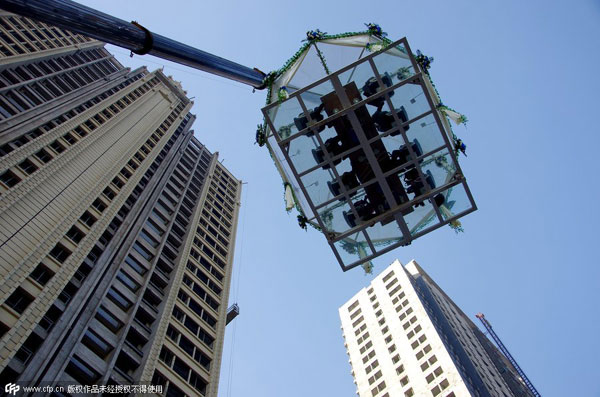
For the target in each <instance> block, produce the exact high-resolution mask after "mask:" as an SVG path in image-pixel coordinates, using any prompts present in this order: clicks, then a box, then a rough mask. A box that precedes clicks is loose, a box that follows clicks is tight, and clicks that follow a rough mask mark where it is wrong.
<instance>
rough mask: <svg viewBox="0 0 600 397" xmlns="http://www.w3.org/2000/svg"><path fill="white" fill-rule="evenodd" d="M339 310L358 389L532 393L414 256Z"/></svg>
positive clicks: (370, 392) (456, 396)
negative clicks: (414, 259) (407, 262)
mask: <svg viewBox="0 0 600 397" xmlns="http://www.w3.org/2000/svg"><path fill="white" fill-rule="evenodd" d="M339 313H340V318H341V321H342V330H343V334H344V340H345V345H346V348H347V351H348V355H349V356H350V364H351V366H352V375H353V376H354V382H355V383H356V385H357V393H358V395H360V396H361V397H366V396H378V397H379V396H381V397H405V396H406V397H410V396H434V397H435V396H443V397H462V396H482V397H483V396H500V397H504V396H531V395H532V394H531V393H530V391H529V389H527V387H526V386H525V384H524V383H523V382H522V381H521V380H520V378H519V377H518V375H517V371H516V370H515V368H514V367H513V366H512V365H511V364H510V362H509V361H508V360H507V359H506V358H505V357H504V356H503V355H502V354H501V353H500V352H499V351H498V349H497V348H496V347H495V346H494V345H493V344H492V343H491V342H490V341H489V340H488V339H487V338H486V336H485V335H484V334H483V333H482V332H481V331H480V330H479V328H477V326H476V325H475V324H474V323H473V322H472V321H471V320H470V319H469V318H468V317H467V316H466V315H465V314H464V313H463V312H462V311H461V310H460V308H459V307H458V306H456V304H455V303H454V302H453V301H452V300H451V299H450V298H449V297H448V296H447V295H446V294H445V293H444V291H443V290H442V289H441V288H440V287H439V286H438V285H437V284H436V283H435V282H434V281H433V280H432V279H431V278H430V277H429V276H428V275H427V273H425V271H423V269H422V268H421V267H420V266H419V265H418V264H417V263H416V262H415V261H411V262H410V263H409V264H408V265H406V266H403V265H402V264H401V263H400V262H399V261H395V262H394V263H392V264H391V265H390V266H389V267H388V268H387V269H386V270H384V271H383V272H382V273H381V274H379V275H378V276H377V277H375V279H374V280H373V281H372V282H371V284H370V285H369V286H368V287H367V288H363V289H362V290H361V291H360V292H359V293H358V294H356V295H355V296H354V297H353V298H352V299H350V300H349V301H348V302H347V303H345V304H344V305H343V306H342V307H341V308H340V309H339Z"/></svg>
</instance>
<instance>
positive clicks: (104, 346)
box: [81, 328, 113, 359]
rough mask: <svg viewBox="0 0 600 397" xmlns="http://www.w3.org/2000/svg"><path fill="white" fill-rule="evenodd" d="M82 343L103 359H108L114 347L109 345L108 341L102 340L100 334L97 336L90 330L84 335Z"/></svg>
mask: <svg viewBox="0 0 600 397" xmlns="http://www.w3.org/2000/svg"><path fill="white" fill-rule="evenodd" d="M81 343H83V344H84V345H85V346H87V347H88V348H89V349H90V350H91V351H93V352H94V353H96V354H97V355H98V356H99V357H100V358H102V359H104V358H106V356H107V355H108V353H110V352H111V350H112V349H113V347H112V346H111V345H109V344H108V342H107V341H105V340H104V339H103V338H101V337H100V336H99V335H98V334H96V333H95V332H94V331H92V330H90V329H89V328H88V330H87V331H86V332H85V335H83V338H82V340H81Z"/></svg>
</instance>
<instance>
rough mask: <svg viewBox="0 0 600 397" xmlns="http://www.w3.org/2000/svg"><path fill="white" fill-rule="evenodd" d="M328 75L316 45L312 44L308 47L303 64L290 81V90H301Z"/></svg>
mask: <svg viewBox="0 0 600 397" xmlns="http://www.w3.org/2000/svg"><path fill="white" fill-rule="evenodd" d="M325 76H327V74H326V73H325V69H324V68H323V64H322V63H321V60H320V59H319V56H318V55H317V51H316V50H315V46H313V45H311V46H310V48H309V49H308V52H307V54H306V56H305V57H304V60H302V64H301V65H300V67H299V68H298V70H297V71H296V74H294V77H292V79H291V80H290V82H289V83H288V85H287V86H288V87H289V88H290V90H299V89H302V88H303V87H306V86H307V85H310V84H312V83H314V82H315V81H317V80H319V79H322V78H323V77H325Z"/></svg>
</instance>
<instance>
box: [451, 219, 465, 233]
mask: <svg viewBox="0 0 600 397" xmlns="http://www.w3.org/2000/svg"><path fill="white" fill-rule="evenodd" d="M448 225H449V226H450V227H451V228H452V229H454V232H455V233H456V234H458V233H464V232H465V230H464V229H463V228H462V223H460V221H459V220H458V219H455V220H453V221H451V222H450V223H449V224H448Z"/></svg>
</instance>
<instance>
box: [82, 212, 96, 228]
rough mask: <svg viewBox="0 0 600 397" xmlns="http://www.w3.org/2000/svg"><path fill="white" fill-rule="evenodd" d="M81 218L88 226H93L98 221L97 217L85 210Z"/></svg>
mask: <svg viewBox="0 0 600 397" xmlns="http://www.w3.org/2000/svg"><path fill="white" fill-rule="evenodd" d="M79 220H80V221H81V222H82V223H83V224H84V225H86V226H87V227H92V226H93V225H94V223H96V221H97V219H96V217H95V216H94V215H92V214H91V213H90V212H89V211H85V212H84V213H83V215H81V218H79Z"/></svg>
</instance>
